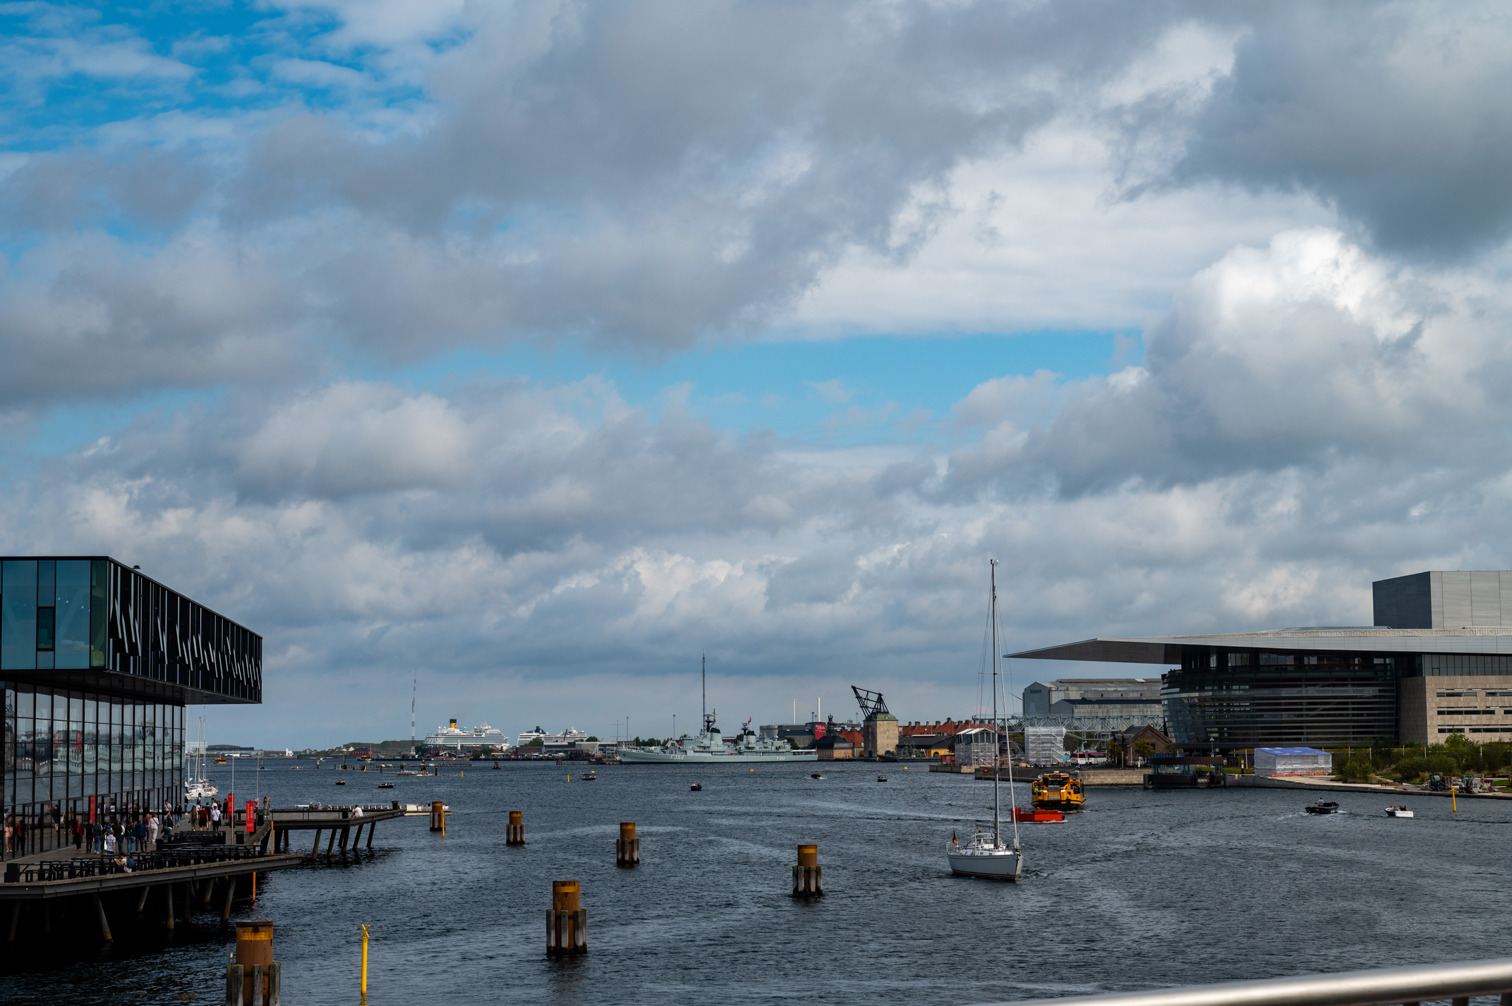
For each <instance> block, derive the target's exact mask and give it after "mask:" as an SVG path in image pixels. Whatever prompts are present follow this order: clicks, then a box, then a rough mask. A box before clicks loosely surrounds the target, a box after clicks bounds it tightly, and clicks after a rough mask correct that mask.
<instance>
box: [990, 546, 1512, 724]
mask: <svg viewBox="0 0 1512 1006" xmlns="http://www.w3.org/2000/svg"><path fill="white" fill-rule="evenodd" d="M1373 588H1374V589H1373V597H1374V623H1375V624H1373V625H1369V626H1342V627H1340V626H1323V627H1312V628H1299V629H1272V630H1266V631H1262V632H1236V633H1217V634H1205V635H1193V636H1153V637H1143V638H1096V639H1087V640H1082V641H1080V642H1075V643H1067V644H1064V645H1060V646H1051V647H1046V648H1044V649H1039V650H1030V651H1026V652H1024V653H1017V654H1013V656H1014V657H1017V658H1029V659H1040V660H1095V661H1105V662H1114V663H1142V664H1165V665H1167V666H1169V667H1170V668H1171V669H1170V670H1169V671H1167V672H1166V673H1165V674H1164V675H1163V676H1162V679H1161V680H1162V688H1161V702H1162V707H1163V713H1164V717H1165V721H1166V723H1167V724H1168V725H1169V727H1170V730H1169V732H1170V734H1171V737H1172V739H1173V740H1174V741H1175V742H1176V743H1177V744H1182V745H1197V744H1201V745H1212V746H1214V747H1216V748H1218V749H1219V750H1234V749H1239V748H1256V747H1292V746H1308V745H1313V746H1344V745H1351V744H1363V743H1369V742H1370V741H1372V740H1374V739H1376V738H1395V739H1399V740H1402V741H1415V742H1418V743H1435V744H1436V743H1441V742H1442V741H1443V740H1444V739H1445V738H1447V737H1448V736H1449V735H1451V734H1455V733H1460V734H1464V735H1465V736H1466V737H1468V738H1469V739H1471V740H1475V741H1490V740H1503V741H1506V740H1512V711H1509V710H1512V701H1508V700H1512V626H1508V625H1507V623H1508V622H1509V621H1512V571H1507V570H1455V571H1429V572H1424V573H1415V574H1412V575H1410V576H1399V577H1394V578H1392V579H1387V580H1377V581H1376V582H1375V583H1374V585H1373ZM1047 684H1048V683H1047ZM1024 698H1025V708H1026V711H1027V709H1028V708H1029V701H1030V693H1029V690H1028V689H1025V695H1024ZM1068 698H1069V696H1068Z"/></svg>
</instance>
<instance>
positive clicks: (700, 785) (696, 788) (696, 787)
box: [688, 782, 703, 793]
mask: <svg viewBox="0 0 1512 1006" xmlns="http://www.w3.org/2000/svg"><path fill="white" fill-rule="evenodd" d="M688 788H689V789H691V790H692V791H693V792H695V793H697V792H698V791H699V790H701V789H703V783H701V782H695V783H694V784H693V785H691V786H689V787H688Z"/></svg>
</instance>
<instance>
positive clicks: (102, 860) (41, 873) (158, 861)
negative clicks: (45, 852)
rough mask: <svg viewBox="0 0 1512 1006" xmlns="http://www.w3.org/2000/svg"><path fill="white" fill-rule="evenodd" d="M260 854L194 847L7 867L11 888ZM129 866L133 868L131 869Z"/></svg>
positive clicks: (252, 850) (250, 850)
mask: <svg viewBox="0 0 1512 1006" xmlns="http://www.w3.org/2000/svg"><path fill="white" fill-rule="evenodd" d="M256 857H257V850H256V848H255V847H253V846H249V845H222V846H193V847H189V848H182V849H159V850H157V851H155V852H128V853H121V854H118V855H116V856H108V855H105V854H103V853H102V854H98V855H94V856H72V857H69V858H68V859H44V860H41V861H39V862H35V863H7V864H6V865H5V875H4V876H5V879H4V883H7V884H20V883H27V884H31V883H38V882H45V881H50V880H80V879H87V878H90V877H107V876H110V875H111V874H115V873H141V872H143V871H148V870H167V869H173V868H177V867H185V866H210V865H214V864H216V863H230V862H235V861H237V860H243V859H254V858H256ZM128 864H129V868H128Z"/></svg>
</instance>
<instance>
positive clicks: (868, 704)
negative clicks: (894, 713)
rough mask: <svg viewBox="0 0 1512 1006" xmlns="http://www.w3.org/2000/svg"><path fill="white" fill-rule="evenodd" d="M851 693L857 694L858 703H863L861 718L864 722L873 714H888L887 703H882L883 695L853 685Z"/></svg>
mask: <svg viewBox="0 0 1512 1006" xmlns="http://www.w3.org/2000/svg"><path fill="white" fill-rule="evenodd" d="M851 691H853V692H855V693H856V701H857V702H859V703H861V718H862V719H863V720H865V719H867V718H868V717H870V716H871V715H872V714H873V713H885V712H888V709H887V703H886V702H883V701H882V693H881V692H874V691H871V690H870V689H867V688H860V687H857V686H856V685H851Z"/></svg>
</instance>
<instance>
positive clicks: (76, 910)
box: [0, 826, 303, 945]
mask: <svg viewBox="0 0 1512 1006" xmlns="http://www.w3.org/2000/svg"><path fill="white" fill-rule="evenodd" d="M267 833H268V828H267V826H264V827H263V828H262V829H259V832H255V833H253V834H252V835H251V836H248V837H249V838H250V839H251V841H245V840H244V841H245V844H231V843H230V842H229V841H228V839H229V837H230V834H229V833H227V832H205V833H199V834H204V835H205V837H206V838H207V839H209V838H211V836H216V837H219V838H220V842H219V843H215V842H213V841H207V842H197V843H193V844H189V845H182V846H174V847H171V848H164V849H161V850H154V851H151V852H137V853H132V854H131V855H130V857H129V859H130V862H132V863H134V864H135V866H134V867H133V868H129V869H128V868H127V867H126V866H125V863H126V862H127V857H126V856H106V855H101V854H99V853H91V854H85V855H78V854H75V853H74V850H71V849H65V850H59V851H55V852H51V853H47V854H44V855H39V856H32V857H28V858H27V859H22V860H12V861H11V862H8V863H6V864H5V875H4V877H5V879H4V882H3V883H0V926H3V927H4V942H5V944H6V945H14V944H17V942H18V940H17V936H18V934H20V935H22V936H23V937H25V936H34V937H45V936H47V935H49V934H52V933H53V932H54V931H55V930H58V929H69V930H74V931H81V930H82V931H84V932H92V933H95V934H97V935H98V937H99V938H100V939H101V940H105V941H110V940H113V939H114V937H115V933H116V931H117V930H118V929H121V928H122V927H123V926H124V927H129V928H132V929H133V930H135V929H137V928H138V927H140V926H141V925H142V924H143V923H144V922H145V923H147V924H153V923H156V924H157V925H158V926H160V927H161V928H162V929H164V930H172V929H173V928H174V925H175V922H187V921H188V920H189V919H190V918H191V916H192V914H193V912H194V911H196V910H197V909H219V910H220V916H221V920H222V921H223V922H224V921H227V920H229V919H230V918H231V911H232V906H233V905H234V904H235V902H237V901H239V900H244V899H249V898H254V897H256V892H257V874H259V873H264V872H267V871H269V870H280V869H285V868H287V867H290V866H298V865H299V864H300V863H301V862H303V857H301V856H293V855H279V854H276V853H270V852H265V851H263V848H261V847H260V846H265V845H266V843H265V842H262V841H260V839H265V838H266V837H267ZM112 923H113V924H114V925H112Z"/></svg>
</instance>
